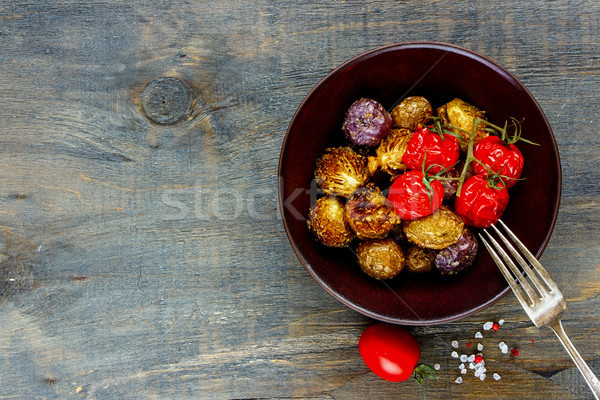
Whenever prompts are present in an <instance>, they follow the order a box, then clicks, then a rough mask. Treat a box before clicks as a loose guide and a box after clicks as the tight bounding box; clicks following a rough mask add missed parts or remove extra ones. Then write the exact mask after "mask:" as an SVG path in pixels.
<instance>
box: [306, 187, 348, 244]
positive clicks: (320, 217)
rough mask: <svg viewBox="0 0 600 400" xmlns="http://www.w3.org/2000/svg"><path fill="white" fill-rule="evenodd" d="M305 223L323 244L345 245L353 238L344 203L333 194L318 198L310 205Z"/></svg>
mask: <svg viewBox="0 0 600 400" xmlns="http://www.w3.org/2000/svg"><path fill="white" fill-rule="evenodd" d="M306 223H307V225H308V229H309V230H310V231H311V232H312V233H313V235H314V236H315V238H316V239H317V240H318V241H319V242H320V243H322V244H324V245H325V246H329V247H345V246H348V245H349V244H350V242H352V239H354V231H352V228H351V227H350V224H348V221H347V220H346V212H345V207H344V204H343V203H342V202H341V200H340V199H339V198H337V197H335V196H325V197H321V198H320V199H318V200H317V201H316V202H315V204H314V205H313V206H312V207H311V209H310V212H309V213H308V220H307V221H306Z"/></svg>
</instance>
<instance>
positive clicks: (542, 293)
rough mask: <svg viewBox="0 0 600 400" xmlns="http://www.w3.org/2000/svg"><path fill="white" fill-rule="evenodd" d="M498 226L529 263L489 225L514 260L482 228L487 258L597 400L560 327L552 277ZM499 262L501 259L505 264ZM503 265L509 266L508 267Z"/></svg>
mask: <svg viewBox="0 0 600 400" xmlns="http://www.w3.org/2000/svg"><path fill="white" fill-rule="evenodd" d="M498 224H499V225H500V226H501V227H502V228H503V229H504V231H505V232H506V234H507V235H508V236H509V237H510V239H511V240H512V242H513V243H514V244H515V245H516V246H517V247H518V248H519V249H520V250H521V253H522V254H523V255H524V256H525V258H526V259H527V261H528V262H527V261H525V260H524V259H523V257H522V256H521V254H519V252H518V251H517V249H515V247H514V246H513V245H512V244H511V243H510V241H509V240H508V239H507V238H506V236H504V235H503V234H502V233H501V232H500V230H499V229H498V228H497V227H496V226H495V225H492V228H493V229H494V231H495V232H496V235H497V236H498V237H499V238H500V239H501V241H502V242H504V245H505V246H506V248H507V249H508V251H509V252H510V253H511V254H512V256H513V258H511V257H510V256H509V255H508V254H507V252H506V251H505V250H504V249H503V248H502V247H501V246H500V244H499V243H498V242H497V241H496V240H495V239H494V237H493V236H492V235H491V234H490V232H488V230H487V229H484V230H483V232H484V233H485V234H486V236H487V238H488V240H489V242H488V240H486V239H485V238H484V237H483V235H481V234H479V237H480V238H481V241H482V242H483V244H484V245H485V247H486V248H487V249H488V251H489V252H490V255H491V256H492V258H493V259H494V261H495V262H496V264H497V265H498V267H499V268H500V271H502V275H504V277H505V278H506V281H507V282H508V283H509V285H510V287H511V288H512V290H513V292H514V294H515V296H517V299H519V302H520V303H521V305H522V306H523V308H524V309H525V312H526V313H527V315H528V316H529V318H531V321H533V323H534V324H535V326H537V327H542V326H547V327H549V328H550V329H552V330H553V331H554V333H555V334H556V336H558V339H559V340H560V342H561V343H562V345H563V346H564V347H565V349H566V350H567V352H568V353H569V355H570V356H571V358H572V359H573V362H574V363H575V365H576V366H577V368H578V369H579V372H581V374H582V375H583V377H584V379H585V381H586V383H587V384H588V385H589V387H590V389H591V390H592V393H593V394H594V397H595V398H596V399H597V400H599V399H600V381H598V378H597V377H596V376H595V375H594V373H593V372H592V370H591V369H590V367H589V366H588V365H587V364H586V362H585V361H584V359H583V358H582V357H581V355H580V354H579V352H578V351H577V349H576V348H575V346H573V343H571V340H570V339H569V337H568V336H567V334H566V333H565V330H564V328H563V326H562V322H561V315H562V313H563V311H565V309H566V308H567V302H566V301H565V298H564V297H563V295H562V293H561V292H560V290H559V289H558V287H557V286H556V284H555V283H554V281H553V280H552V278H550V275H549V274H548V272H547V271H546V270H545V269H544V267H542V264H540V262H539V261H538V260H537V259H536V258H535V257H534V256H533V254H531V252H530V251H529V250H527V248H526V247H525V246H524V245H523V243H522V242H521V241H520V240H519V239H518V238H517V236H516V235H515V234H514V233H513V232H512V231H511V230H510V229H508V227H507V226H506V225H505V224H504V223H503V222H502V221H498ZM498 254H499V255H498ZM513 259H514V260H516V261H517V263H518V264H519V265H520V266H521V268H523V271H524V274H523V273H522V272H521V271H520V270H519V268H518V267H517V266H516V265H515V262H514V261H513ZM502 260H504V262H503V261H502ZM505 263H506V264H505ZM506 265H508V267H507V266H506ZM511 271H512V272H511ZM528 278H529V279H528Z"/></svg>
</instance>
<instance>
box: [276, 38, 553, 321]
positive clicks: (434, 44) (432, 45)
mask: <svg viewBox="0 0 600 400" xmlns="http://www.w3.org/2000/svg"><path fill="white" fill-rule="evenodd" d="M409 48H428V49H437V50H446V51H452V52H454V53H457V54H460V55H463V56H467V57H470V58H474V59H476V60H477V61H480V62H482V63H484V64H487V66H489V67H490V68H492V69H493V70H494V71H496V72H498V73H501V74H503V75H506V76H507V77H508V78H510V79H511V80H513V81H514V82H515V83H517V84H518V86H519V87H520V89H522V90H523V91H524V93H525V94H526V95H527V97H529V99H530V100H531V101H532V104H533V105H534V106H535V108H536V110H537V112H538V113H539V115H540V116H541V117H542V120H543V123H544V125H545V128H546V130H547V131H548V132H550V138H549V139H550V142H551V145H552V150H553V152H554V154H556V165H555V167H556V170H557V178H558V179H557V182H556V183H557V192H556V198H555V199H554V202H553V204H554V209H553V210H552V220H551V221H550V226H549V229H548V232H547V233H546V235H545V236H544V238H543V240H542V242H541V244H540V247H539V250H538V251H537V253H536V254H535V256H536V258H538V259H539V258H540V257H541V255H542V253H543V252H544V250H545V248H546V246H547V245H548V243H549V241H550V238H551V236H552V232H553V231H554V227H555V226H556V220H557V218H558V212H559V208H560V201H561V195H562V167H561V162H560V153H559V151H558V145H557V143H556V138H555V136H554V132H553V130H552V128H551V127H550V124H549V122H548V119H547V118H546V115H545V113H544V112H543V110H542V108H541V107H540V105H539V103H538V102H537V100H536V99H535V97H534V96H533V95H532V94H531V92H530V91H529V89H528V88H527V87H526V86H525V85H524V84H523V83H522V82H521V81H520V80H519V79H518V78H517V77H516V76H515V75H514V74H513V73H511V72H509V71H508V70H506V69H505V68H504V67H502V66H501V65H500V64H498V63H496V62H495V61H493V60H492V59H491V58H489V57H487V56H484V55H482V54H479V53H477V52H475V51H473V50H469V49H467V48H464V47H461V46H457V45H455V44H451V43H445V42H438V41H406V42H396V43H391V44H387V45H383V46H379V47H376V48H373V49H370V50H367V51H364V52H362V53H360V54H358V55H356V56H354V57H352V58H350V59H349V60H347V61H345V62H343V63H342V64H340V65H338V66H337V67H335V68H334V69H332V70H331V71H330V72H329V73H328V74H327V75H325V77H323V78H322V79H321V80H320V81H319V82H318V83H317V84H316V85H314V86H313V87H312V88H311V90H310V91H309V92H308V93H307V94H306V96H305V97H304V99H303V100H302V102H301V103H300V105H299V106H298V107H297V109H296V111H295V112H294V115H293V117H292V119H291V120H290V123H289V124H288V128H287V130H286V133H285V137H284V139H283V142H282V144H281V150H280V154H279V164H278V170H277V174H278V175H277V176H278V206H279V212H280V214H281V218H282V222H283V225H284V228H285V232H286V236H287V238H288V242H289V243H290V245H291V246H292V249H293V250H294V253H295V254H296V256H297V257H298V259H299V260H300V263H301V264H302V266H303V267H304V269H305V270H306V271H307V272H308V273H309V274H310V275H311V277H312V278H313V279H314V280H315V281H316V282H317V283H318V284H319V285H320V286H321V287H322V288H323V289H325V291H326V292H327V293H329V294H330V295H331V296H332V297H333V298H335V299H337V300H338V301H340V302H341V303H342V304H344V305H345V306H347V307H348V308H350V309H352V310H354V311H356V312H358V313H360V314H363V315H365V316H367V317H370V318H373V319H375V320H378V321H383V322H388V323H393V324H398V325H409V326H430V325H438V324H443V323H449V322H454V321H457V320H460V319H463V318H465V317H468V316H470V315H473V314H476V313H478V312H479V311H481V310H483V309H485V308H487V307H489V306H491V305H492V304H494V303H496V302H497V301H498V300H500V299H501V298H502V297H504V296H505V295H506V294H507V293H508V292H509V291H510V286H508V283H507V284H506V287H505V288H504V289H503V290H502V291H500V292H499V293H498V294H497V295H496V296H494V297H493V298H491V299H489V300H488V301H486V302H484V303H482V304H480V305H478V306H476V307H473V308H470V309H468V310H466V311H464V312H462V313H458V314H453V315H451V316H448V317H442V318H437V319H428V320H400V319H396V318H390V317H387V316H385V315H380V314H378V313H375V312H372V311H369V310H367V309H365V308H363V307H361V306H359V305H357V304H355V303H353V302H351V301H349V300H347V299H346V298H345V297H343V296H341V295H340V294H339V293H337V292H336V291H335V290H333V289H332V288H331V287H330V286H329V285H328V284H327V283H326V282H325V281H324V280H323V279H321V277H320V276H319V275H318V274H317V273H316V272H315V271H314V270H313V269H312V268H310V267H309V265H310V263H309V262H308V260H306V258H305V257H304V255H303V254H302V252H301V251H300V249H299V248H298V246H297V244H296V242H295V240H294V239H293V237H292V233H291V231H290V227H289V224H288V221H287V220H286V216H285V199H284V198H283V197H284V194H283V191H284V180H283V179H282V170H283V163H284V155H285V152H286V149H287V143H288V139H289V136H290V131H291V129H292V127H293V126H294V124H295V122H296V119H297V118H298V116H299V115H300V112H301V110H302V109H303V108H304V105H305V104H306V103H307V102H308V101H309V100H310V99H311V98H312V96H313V94H314V93H315V92H317V91H318V90H319V89H320V88H321V86H323V85H324V84H325V82H326V81H327V80H328V79H329V78H330V77H331V76H333V75H335V74H336V73H338V72H339V71H340V70H343V69H345V68H347V67H348V66H349V65H352V64H354V63H356V62H358V61H359V60H361V59H363V58H369V57H373V56H375V55H377V54H379V53H382V52H386V51H390V50H393V49H394V50H395V49H409Z"/></svg>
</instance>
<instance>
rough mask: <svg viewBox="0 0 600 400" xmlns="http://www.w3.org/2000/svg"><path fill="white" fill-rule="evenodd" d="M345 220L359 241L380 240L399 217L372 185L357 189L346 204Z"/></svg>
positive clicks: (397, 221)
mask: <svg viewBox="0 0 600 400" xmlns="http://www.w3.org/2000/svg"><path fill="white" fill-rule="evenodd" d="M346 219H347V220H348V223H349V224H350V226H351V227H352V229H354V232H356V236H357V237H358V238H359V239H381V238H384V237H386V236H387V235H388V233H389V232H390V231H391V230H392V228H393V227H394V225H396V224H398V223H399V222H400V217H399V216H398V215H396V213H395V212H394V207H393V206H392V204H391V203H390V202H389V201H388V199H386V197H385V196H384V195H382V194H381V190H379V188H378V187H377V186H375V184H374V183H368V184H367V186H365V187H362V188H359V189H358V190H357V191H356V192H354V193H353V194H352V196H350V198H349V199H348V201H347V202H346Z"/></svg>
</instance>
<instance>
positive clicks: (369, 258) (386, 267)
mask: <svg viewBox="0 0 600 400" xmlns="http://www.w3.org/2000/svg"><path fill="white" fill-rule="evenodd" d="M356 254H357V256H358V264H359V265H360V268H361V269H362V270H363V271H364V272H365V273H366V274H367V275H370V276H372V277H373V278H376V279H389V278H393V277H394V276H396V275H398V274H399V273H400V271H402V268H404V263H405V260H404V251H402V248H401V247H400V245H399V244H398V243H396V242H395V241H394V240H392V239H389V238H388V239H378V240H367V241H364V242H362V243H361V244H360V246H358V250H357V251H356Z"/></svg>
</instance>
